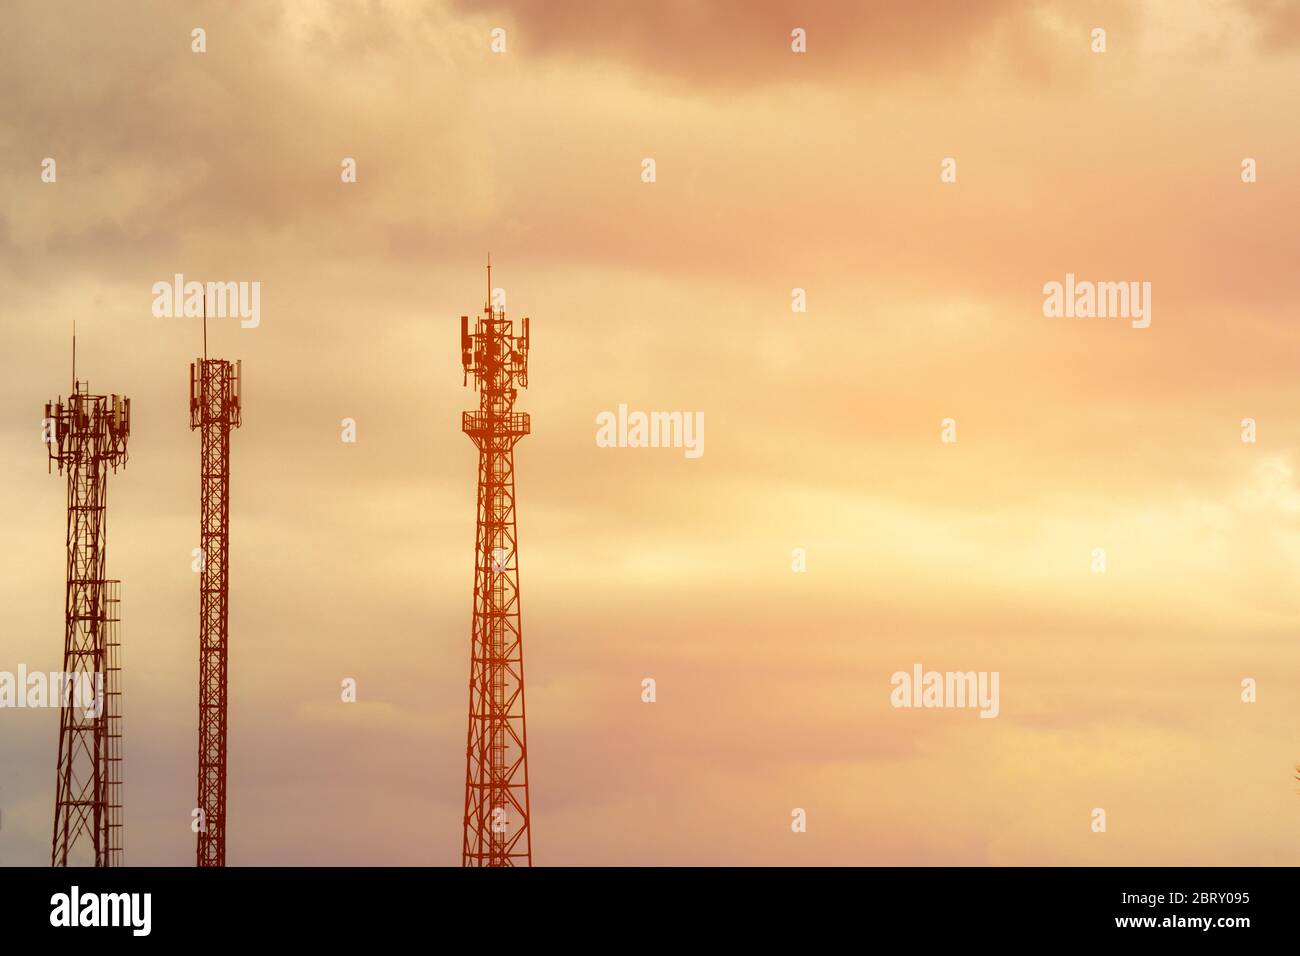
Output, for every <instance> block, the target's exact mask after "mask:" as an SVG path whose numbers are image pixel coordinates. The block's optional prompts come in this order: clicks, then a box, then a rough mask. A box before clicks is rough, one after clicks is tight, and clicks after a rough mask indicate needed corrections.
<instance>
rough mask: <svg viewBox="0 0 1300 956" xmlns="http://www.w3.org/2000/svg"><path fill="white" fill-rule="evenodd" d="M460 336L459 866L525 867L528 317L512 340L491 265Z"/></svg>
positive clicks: (528, 837) (529, 857)
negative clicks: (468, 499) (521, 485)
mask: <svg viewBox="0 0 1300 956" xmlns="http://www.w3.org/2000/svg"><path fill="white" fill-rule="evenodd" d="M460 339H461V364H462V365H463V367H464V370H465V380H466V382H468V380H469V377H470V376H471V375H473V377H474V387H475V388H476V389H477V390H478V391H479V407H478V410H477V411H473V412H465V413H464V414H463V415H462V417H461V427H462V429H463V430H464V432H465V434H467V435H469V437H470V438H471V439H472V440H473V442H474V444H475V445H476V446H477V447H478V452H479V457H478V520H477V524H478V529H477V539H476V542H475V558H474V617H473V624H472V625H471V630H470V675H469V730H468V734H467V738H466V744H465V818H464V826H465V830H464V843H463V845H462V853H461V862H462V864H463V865H464V866H531V865H532V861H533V848H532V830H531V827H530V818H529V803H528V733H527V729H526V727H525V721H524V652H523V638H522V633H521V631H520V618H519V565H518V560H517V548H516V528H515V465H514V459H515V452H514V448H515V443H516V442H518V441H519V439H520V438H522V437H523V436H524V435H527V434H528V430H529V419H528V414H527V413H526V412H516V411H515V410H514V403H515V397H516V396H517V394H518V390H517V388H516V385H519V386H523V387H527V385H528V319H524V320H523V334H522V335H518V336H516V335H515V334H514V325H513V323H512V322H510V321H508V320H507V319H506V316H505V312H504V311H501V310H497V309H496V308H494V306H493V303H492V266H491V262H490V261H489V264H488V302H487V304H486V305H485V307H484V309H483V314H482V315H481V316H479V317H478V318H477V319H476V320H475V324H474V331H473V332H470V330H469V317H468V316H461V318H460Z"/></svg>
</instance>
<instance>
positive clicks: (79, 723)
mask: <svg viewBox="0 0 1300 956" xmlns="http://www.w3.org/2000/svg"><path fill="white" fill-rule="evenodd" d="M76 353H77V345H76V340H75V338H74V340H73V345H72V354H73V372H72V394H71V395H69V396H68V399H67V401H66V402H65V401H64V400H63V399H62V398H59V399H57V400H56V401H54V402H53V403H47V404H46V406H45V436H44V437H45V443H46V447H47V449H48V451H49V459H50V461H51V462H57V463H58V465H59V474H61V475H62V474H66V475H67V476H68V520H67V529H68V534H67V544H68V564H67V591H66V595H65V598H64V618H65V623H64V634H63V671H64V673H65V674H66V675H68V678H69V683H68V684H67V685H65V692H66V694H67V696H64V695H63V694H61V698H62V699H61V704H62V706H60V708H59V762H58V770H57V779H56V781H55V797H54V839H53V841H52V844H51V848H50V865H51V866H67V865H68V864H69V862H71V863H73V864H76V863H80V862H86V863H90V862H93V863H94V865H95V866H120V865H121V863H122V723H121V687H120V682H119V681H120V674H121V672H120V668H121V663H120V659H119V656H120V642H119V638H118V633H117V623H118V612H117V608H118V601H119V585H120V582H118V581H110V580H108V579H106V578H105V577H104V555H105V550H106V548H105V545H106V541H105V539H106V536H107V528H106V522H105V507H106V500H107V499H106V496H107V492H108V470H109V469H110V468H111V469H112V470H113V471H117V469H118V467H119V466H121V465H125V464H126V442H127V438H128V436H129V435H130V433H131V400H130V399H129V398H124V397H121V396H118V395H92V394H90V386H89V385H87V384H86V383H84V382H79V381H77V373H76ZM87 686H89V687H93V688H95V696H96V700H95V701H94V703H93V704H92V706H90V707H86V706H84V704H85V703H86V701H85V700H84V696H83V697H82V698H81V699H79V700H78V699H76V698H74V697H73V696H72V693H71V692H72V691H73V689H74V688H76V687H83V688H84V687H87Z"/></svg>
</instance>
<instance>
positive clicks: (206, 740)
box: [190, 294, 243, 867]
mask: <svg viewBox="0 0 1300 956" xmlns="http://www.w3.org/2000/svg"><path fill="white" fill-rule="evenodd" d="M203 302H204V305H203V315H204V324H203V358H201V359H199V360H198V361H196V362H194V364H192V365H191V366H190V428H191V429H197V430H198V432H199V544H200V545H201V548H202V551H203V564H202V571H201V573H200V575H199V746H198V768H199V772H198V804H197V805H196V807H195V810H196V813H197V814H198V819H199V820H200V822H201V826H200V827H199V829H198V831H197V832H198V842H197V846H196V847H195V865H196V866H201V867H208V866H225V865H226V829H227V826H226V753H227V748H226V731H227V727H228V721H227V716H226V713H227V704H228V701H229V676H230V664H229V645H230V587H229V581H230V432H231V430H232V429H235V428H238V427H239V426H240V424H241V422H242V421H243V417H242V416H243V400H242V398H241V394H240V393H241V389H242V387H243V386H242V377H243V376H242V374H241V371H242V370H241V365H240V363H239V362H238V361H235V362H229V361H226V360H225V359H210V358H208V357H207V355H208V329H207V313H208V308H207V295H206V294H205V295H204V297H203Z"/></svg>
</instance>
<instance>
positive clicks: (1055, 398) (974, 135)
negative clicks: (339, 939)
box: [0, 0, 1300, 865]
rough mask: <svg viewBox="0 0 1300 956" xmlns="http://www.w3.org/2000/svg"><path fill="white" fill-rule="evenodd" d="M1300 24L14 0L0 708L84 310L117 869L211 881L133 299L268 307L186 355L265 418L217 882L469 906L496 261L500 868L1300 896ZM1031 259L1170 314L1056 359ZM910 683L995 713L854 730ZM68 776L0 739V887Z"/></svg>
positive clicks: (191, 522)
mask: <svg viewBox="0 0 1300 956" xmlns="http://www.w3.org/2000/svg"><path fill="white" fill-rule="evenodd" d="M1294 9H1295V8H1291V7H1287V6H1286V5H1283V4H1275V3H1269V2H1264V0H1259V2H1226V0H1225V2H1213V3H1210V2H1207V3H1202V4H1195V5H1194V4H1188V3H1183V2H1178V0H1168V2H1150V3H1142V4H1131V3H1113V4H1112V3H1089V2H1069V3H1067V2H1060V3H1038V4H1031V3H1013V2H989V3H982V4H980V3H968V2H959V0H945V2H930V3H925V2H918V3H901V2H900V3H892V2H891V3H865V4H857V3H853V4H850V3H842V4H833V3H812V4H778V3H773V2H740V0H728V2H718V3H711V4H707V5H699V4H691V3H685V2H679V3H668V4H640V3H631V2H628V3H607V4H601V5H598V7H597V11H596V12H593V11H591V10H583V9H582V8H581V6H579V5H577V4H556V3H542V2H540V0H538V2H524V0H516V2H496V3H493V2H486V3H469V2H448V3H428V4H423V3H419V4H417V3H396V2H392V3H375V4H370V5H360V4H351V3H342V2H338V3H325V2H307V0H299V2H291V3H287V4H283V5H280V4H276V5H271V4H251V3H250V4H240V5H231V4H225V3H215V2H211V3H194V4H174V3H167V4H164V3H154V4H149V3H127V2H116V3H105V4H98V5H94V6H93V7H87V6H86V5H84V4H73V3H35V2H25V0H23V2H18V3H16V4H11V5H10V7H9V9H8V10H7V11H6V14H5V25H4V28H3V30H2V31H0V363H3V364H2V366H0V368H2V369H3V374H0V462H2V463H3V466H4V467H3V468H0V541H2V542H3V544H4V545H5V547H4V549H3V553H0V671H4V670H7V671H13V670H16V668H17V667H18V665H19V664H20V663H21V664H25V665H26V666H27V667H28V668H30V669H37V668H40V669H46V670H49V669H55V668H57V667H58V666H59V655H60V652H61V646H62V613H63V588H64V582H63V547H64V540H63V535H64V515H63V509H64V490H63V481H62V479H60V478H58V477H49V476H47V475H46V473H45V471H46V466H45V451H44V448H43V447H42V445H41V444H40V417H41V410H42V405H43V403H44V402H45V401H46V400H48V399H51V398H53V397H55V395H57V394H66V393H67V390H68V380H69V377H70V370H69V361H70V356H69V341H68V339H69V331H70V326H71V323H72V322H73V320H75V321H76V322H77V327H78V371H79V373H80V374H81V376H82V377H85V378H88V379H89V382H90V384H91V386H92V388H93V390H95V391H97V392H126V393H127V394H129V395H130V396H131V397H132V399H133V404H134V412H135V422H134V431H133V434H132V437H131V445H130V448H131V461H130V464H129V465H128V467H127V469H126V470H125V471H124V472H120V473H119V474H117V475H115V476H112V477H111V478H110V487H109V518H108V524H109V539H108V541H109V544H108V566H109V573H110V575H111V576H113V577H117V578H121V579H122V580H123V582H124V584H123V626H122V635H123V642H124V664H125V668H126V670H125V678H124V707H125V732H126V741H125V744H126V746H125V752H126V759H125V778H126V787H125V794H126V796H125V799H126V854H125V857H126V862H127V863H128V864H176V865H189V864H190V863H192V861H193V853H194V841H193V835H192V833H191V832H190V829H189V823H190V810H191V808H192V807H193V805H194V790H195V718H196V714H195V711H196V693H197V692H196V671H197V655H196V650H197V620H196V619H197V604H198V594H197V591H198V585H197V580H196V577H195V576H194V574H193V573H192V572H191V570H190V551H191V549H192V548H193V547H195V546H196V545H197V530H198V529H197V524H198V513H197V509H198V500H197V499H198V494H197V491H198V439H197V436H196V435H195V434H193V433H191V432H190V430H189V427H188V417H187V416H188V409H187V393H186V388H187V366H188V363H189V362H190V361H192V360H193V358H194V356H195V355H196V353H197V352H198V350H199V349H200V348H201V344H200V331H199V328H198V325H197V323H196V322H195V321H194V320H187V319H180V318H178V319H158V318H155V317H153V315H152V314H151V310H150V306H151V302H152V294H151V291H150V290H151V286H152V285H153V283H154V282H157V281H159V280H164V281H169V280H170V279H171V277H172V276H173V275H174V274H175V273H178V272H179V273H183V274H184V275H185V276H186V277H187V278H191V279H199V280H207V279H211V280H236V281H241V280H242V281H258V282H260V283H261V284H262V293H261V295H262V298H261V309H262V315H261V323H260V325H259V326H258V327H257V328H256V329H241V328H239V327H238V326H237V325H236V324H234V323H232V322H226V323H225V324H214V325H212V326H211V327H210V330H209V335H210V351H211V354H213V355H214V356H220V357H226V358H231V359H234V358H239V359H242V361H243V368H244V374H245V387H244V400H245V410H244V427H243V428H242V429H241V430H240V431H238V432H236V433H235V436H234V438H233V453H232V459H233V470H234V479H233V492H232V497H233V506H232V514H233V518H232V546H231V561H232V564H231V688H232V690H231V703H230V706H231V716H230V798H229V815H230V824H229V825H230V830H229V851H228V853H229V860H230V862H231V863H232V864H294V863H305V864H323V863H339V864H352V863H369V864H375V863H399V864H454V863H457V862H458V860H459V847H460V814H461V801H462V797H463V781H464V733H465V704H466V694H465V684H466V680H467V677H468V653H469V646H468V637H469V617H470V597H471V583H472V551H473V541H474V525H473V522H474V479H475V472H474V455H475V452H474V448H473V445H472V444H471V442H470V441H469V440H468V439H467V438H466V437H465V436H464V435H463V434H462V433H461V432H460V411H461V410H462V409H465V408H470V407H472V406H473V405H474V403H475V401H476V396H475V395H474V394H473V393H472V392H471V391H469V390H468V389H464V388H462V387H461V370H460V367H459V354H458V333H459V329H458V318H457V317H458V316H459V315H460V314H461V313H473V312H474V311H476V310H477V309H479V308H481V306H482V298H483V285H484V282H483V271H482V265H483V261H484V258H485V256H486V253H487V252H488V251H489V250H491V253H492V256H493V262H494V278H495V279H496V284H498V285H501V286H503V287H504V288H505V290H506V293H507V309H508V312H509V313H510V314H511V315H514V316H522V315H524V314H527V315H529V316H531V318H532V354H531V368H530V386H531V387H530V388H529V389H528V390H526V391H524V392H522V393H521V396H520V400H519V403H518V408H519V409H520V410H525V411H528V412H529V413H530V414H531V415H532V421H533V434H532V435H531V436H529V437H528V438H526V439H525V440H524V441H523V442H522V443H521V444H520V446H519V449H518V452H517V457H516V462H517V472H518V493H519V539H520V552H521V553H520V567H521V593H522V606H523V615H524V621H523V632H524V643H525V648H526V660H527V678H528V716H529V728H528V729H529V742H530V749H531V753H530V771H531V773H530V777H531V782H532V806H533V823H532V826H533V846H534V854H535V861H536V862H537V863H538V864H543V865H567V864H583V863H608V864H666V863H681V864H721V863H742V864H769V863H816V864H854V863H901V864H931V863H949V864H985V863H991V864H1035V863H1045V864H1066V863H1074V864H1281V863H1293V862H1294V861H1295V859H1296V853H1297V851H1300V796H1297V793H1296V791H1297V787H1300V784H1297V783H1296V782H1295V781H1294V780H1293V776H1294V774H1295V770H1294V766H1295V764H1296V763H1297V762H1300V734H1297V723H1296V718H1297V715H1300V649H1298V648H1297V644H1296V637H1295V629H1296V628H1297V626H1300V596H1298V595H1297V592H1296V588H1295V587H1294V582H1295V580H1296V579H1297V576H1300V485H1298V484H1297V468H1300V411H1297V410H1298V409H1300V386H1298V385H1297V384H1296V382H1297V376H1296V374H1295V372H1296V368H1297V364H1298V359H1300V355H1298V349H1300V333H1298V332H1297V331H1296V324H1295V320H1296V316H1295V308H1296V306H1295V302H1296V299H1295V291H1294V276H1295V273H1296V268H1295V259H1296V253H1297V240H1296V227H1295V210H1296V209H1297V204H1298V202H1300V186H1297V183H1300V158H1298V157H1300V149H1298V147H1300V131H1298V130H1297V127H1296V124H1295V121H1294V102H1295V90H1296V89H1300V59H1298V54H1300V16H1297V15H1296V14H1295V12H1294ZM196 26H201V27H203V28H204V29H205V30H206V31H207V48H208V49H207V52H206V53H204V54H195V53H192V52H191V49H190V43H191V39H190V31H191V30H192V29H193V28H194V27H196ZM498 26H499V27H503V28H504V29H505V30H506V37H507V50H506V52H505V53H504V54H493V53H492V52H491V50H490V47H489V44H490V41H491V36H490V34H491V31H492V29H493V28H494V27H498ZM794 27H803V28H805V29H806V30H807V37H808V40H807V45H808V52H807V53H806V54H802V55H797V54H794V53H792V52H791V51H790V31H791V29H793V28H794ZM1094 27H1103V28H1105V29H1106V31H1107V50H1106V52H1105V53H1103V54H1097V53H1093V52H1092V51H1091V49H1090V39H1089V37H1090V31H1091V30H1092V29H1093V28H1094ZM45 157H53V158H55V159H56V161H57V174H58V180H57V182H56V183H53V184H50V183H43V182H41V178H40V173H41V161H42V159H43V158H45ZM344 157H354V158H355V159H356V161H357V167H358V182H357V183H355V184H348V185H345V184H343V183H341V182H340V176H339V171H340V161H341V160H342V159H343V158H344ZM646 157H651V158H654V159H655V161H656V173H657V180H656V182H654V183H653V184H648V183H644V182H642V181H641V168H642V160H643V159H644V158H646ZM944 157H953V158H955V159H956V160H957V164H958V179H957V182H956V183H951V184H945V183H941V182H940V178H939V171H940V162H941V161H942V159H943V158H944ZM1245 157H1252V158H1254V159H1256V161H1257V164H1258V182H1256V183H1253V184H1245V183H1242V182H1241V178H1240V169H1241V162H1242V159H1243V158H1245ZM1067 272H1069V273H1074V274H1075V275H1077V276H1079V277H1080V278H1086V279H1093V280H1126V281H1127V280H1133V281H1149V282H1150V283H1151V284H1152V289H1153V320H1152V324H1151V327H1150V328H1147V329H1133V328H1131V327H1130V325H1129V323H1128V322H1127V321H1125V320H1107V319H1087V318H1070V319H1065V318H1055V319H1049V318H1045V317H1044V315H1043V312H1042V302H1043V294H1042V288H1043V285H1044V283H1047V282H1050V281H1062V280H1063V278H1064V276H1065V274H1066V273H1067ZM796 287H798V288H803V289H806V290H807V302H808V309H807V312H806V313H792V311H791V308H790V302H791V289H793V288H796ZM620 403H625V404H627V405H628V406H629V407H631V408H633V409H642V410H687V411H702V412H703V413H704V415H705V419H706V451H705V454H704V455H703V456H702V457H701V458H699V459H694V460H691V459H687V458H685V457H684V456H683V455H682V453H681V452H680V451H672V450H648V449H641V450H637V449H609V448H598V447H597V446H596V443H595V441H594V436H595V431H596V429H595V417H596V415H597V414H598V413H600V412H601V411H605V410H614V409H617V407H618V405H619V404H620ZM345 417H350V418H354V419H356V421H357V423H358V435H359V440H358V442H357V443H356V444H355V445H348V444H344V443H342V442H341V441H340V428H339V422H340V420H341V419H342V418H345ZM1246 417H1251V418H1254V419H1255V420H1256V421H1257V423H1258V441H1257V442H1255V443H1253V444H1246V443H1243V442H1242V441H1241V426H1240V422H1241V420H1242V419H1243V418H1246ZM945 418H953V419H955V421H956V423H957V435H958V440H957V442H956V443H955V444H945V443H942V442H941V441H940V440H939V439H940V425H941V422H942V420H943V419H945ZM1098 547H1102V548H1105V549H1106V553H1107V560H1108V567H1107V571H1106V573H1104V574H1093V573H1091V572H1090V561H1091V555H1092V550H1093V549H1094V548H1098ZM795 548H804V549H806V552H807V566H808V569H807V572H806V573H803V574H794V573H792V572H791V552H792V550H793V549H795ZM918 661H919V662H921V663H922V664H923V665H924V666H925V667H927V668H931V669H938V670H961V671H966V670H992V671H998V672H999V673H1000V675H1001V682H1000V687H1001V707H1000V714H999V716H998V717H997V718H996V719H993V720H980V719H978V718H977V717H976V715H975V714H974V713H973V712H971V711H962V710H899V709H894V708H892V707H891V706H890V703H889V695H890V690H891V687H890V675H891V674H892V673H893V672H895V671H898V670H910V669H911V667H912V665H913V663H914V662H918ZM345 677H353V678H355V679H356V680H357V681H358V689H359V696H360V701H359V703H357V704H355V705H345V704H343V703H341V702H340V700H339V692H338V690H339V683H340V681H341V680H342V679H343V678H345ZM646 677H652V678H654V679H655V680H656V681H657V686H658V700H657V701H656V702H655V703H654V704H645V703H642V701H641V681H642V679H643V678H646ZM1247 677H1250V678H1254V679H1255V680H1256V681H1257V682H1258V702H1257V703H1254V704H1245V703H1242V702H1241V700H1240V687H1241V681H1242V679H1243V678H1247ZM56 741H57V715H55V714H54V713H53V712H52V711H12V710H0V811H3V825H2V827H0V863H4V864H15V863H18V864H22V863H26V864H44V863H45V862H47V861H48V859H49V832H50V824H51V818H52V804H53V790H52V786H53V776H54V774H53V770H54V758H55V750H56ZM1094 807H1102V808H1105V810H1106V812H1107V817H1108V828H1107V832H1106V833H1105V834H1097V833H1093V832H1091V830H1090V813H1091V811H1092V809H1093V808H1094ZM793 808H803V809H805V810H806V811H807V817H808V830H807V832H806V833H802V834H795V833H792V832H791V828H790V819H791V818H790V814H791V810H792V809H793Z"/></svg>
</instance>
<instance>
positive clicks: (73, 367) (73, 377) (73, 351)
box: [72, 319, 77, 392]
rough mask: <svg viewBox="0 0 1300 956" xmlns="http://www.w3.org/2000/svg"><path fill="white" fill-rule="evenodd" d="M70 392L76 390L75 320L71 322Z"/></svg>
mask: <svg viewBox="0 0 1300 956" xmlns="http://www.w3.org/2000/svg"><path fill="white" fill-rule="evenodd" d="M72 390H73V391H74V392H75V391H76V390H77V320H76V319H73V320H72Z"/></svg>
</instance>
